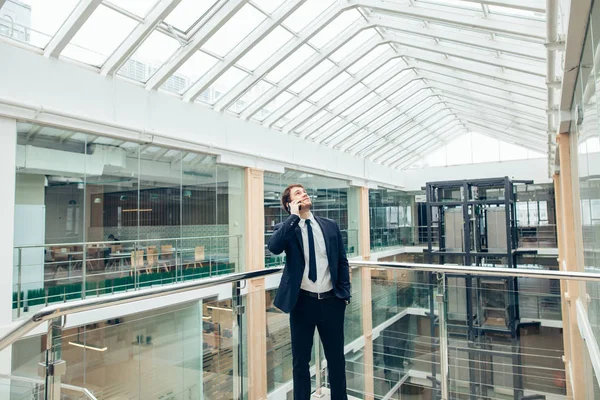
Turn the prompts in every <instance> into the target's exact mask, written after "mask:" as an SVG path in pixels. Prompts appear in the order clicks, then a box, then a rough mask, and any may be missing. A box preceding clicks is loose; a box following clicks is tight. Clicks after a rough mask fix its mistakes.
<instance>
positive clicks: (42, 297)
mask: <svg viewBox="0 0 600 400" xmlns="http://www.w3.org/2000/svg"><path fill="white" fill-rule="evenodd" d="M240 246H241V236H240V235H226V236H210V237H209V236H205V237H188V238H183V239H182V238H172V239H148V240H136V241H121V242H115V241H111V242H95V243H80V244H56V245H40V246H23V247H16V248H15V250H14V260H15V267H14V272H13V273H14V282H15V283H14V288H13V295H12V297H13V299H12V301H13V302H12V308H13V316H14V317H15V318H19V317H20V316H21V315H22V314H23V313H27V312H31V311H35V310H39V309H41V308H42V307H44V306H46V305H49V304H55V303H61V302H66V301H70V300H79V299H82V298H83V297H84V296H85V297H86V298H87V297H97V296H103V295H108V294H114V293H122V292H125V291H129V290H136V289H140V288H146V287H152V286H157V285H167V284H172V283H174V282H183V281H188V280H192V279H201V278H205V277H209V276H216V275H222V274H228V273H233V272H235V271H236V270H237V269H238V268H239V265H240V248H241V247H240Z"/></svg>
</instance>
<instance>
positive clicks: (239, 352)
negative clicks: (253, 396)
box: [231, 281, 244, 400]
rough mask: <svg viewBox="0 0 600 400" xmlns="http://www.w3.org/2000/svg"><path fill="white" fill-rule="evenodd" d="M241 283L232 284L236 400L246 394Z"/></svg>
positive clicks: (234, 391) (234, 387)
mask: <svg viewBox="0 0 600 400" xmlns="http://www.w3.org/2000/svg"><path fill="white" fill-rule="evenodd" d="M240 283H241V282H240V281H237V282H233V283H232V284H231V289H232V290H231V308H232V311H233V315H234V317H235V318H233V326H232V328H233V352H234V369H233V398H234V399H235V400H239V399H242V397H243V393H244V391H243V390H244V386H243V383H244V353H243V351H244V349H243V346H242V342H243V340H242V339H243V332H242V324H243V314H244V306H243V305H242V298H241V285H240Z"/></svg>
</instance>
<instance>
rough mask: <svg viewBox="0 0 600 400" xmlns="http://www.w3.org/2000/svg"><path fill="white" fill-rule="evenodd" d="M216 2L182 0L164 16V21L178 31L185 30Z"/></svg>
mask: <svg viewBox="0 0 600 400" xmlns="http://www.w3.org/2000/svg"><path fill="white" fill-rule="evenodd" d="M216 3H217V0H202V1H198V0H182V1H181V3H179V5H178V6H177V7H175V9H174V10H173V11H171V13H170V14H169V15H168V16H167V18H165V22H166V23H167V24H169V25H172V26H174V27H175V28H177V29H179V30H180V31H183V32H187V31H188V30H189V29H190V28H191V27H192V25H193V24H194V23H195V22H196V21H198V20H199V19H201V18H202V17H203V16H204V14H205V13H206V12H207V11H208V10H210V9H211V7H212V6H213V5H214V4H216Z"/></svg>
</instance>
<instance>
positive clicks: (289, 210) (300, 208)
mask: <svg viewBox="0 0 600 400" xmlns="http://www.w3.org/2000/svg"><path fill="white" fill-rule="evenodd" d="M291 204H292V203H288V205H287V207H288V212H292V206H291ZM300 210H302V205H300V206H298V211H300Z"/></svg>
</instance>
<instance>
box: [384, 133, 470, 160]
mask: <svg viewBox="0 0 600 400" xmlns="http://www.w3.org/2000/svg"><path fill="white" fill-rule="evenodd" d="M465 133H468V130H467V129H466V128H465V129H464V130H455V131H452V132H448V134H447V135H445V136H446V137H445V138H444V139H445V142H442V141H439V140H435V139H432V140H429V141H428V142H424V143H422V144H421V145H420V146H419V149H421V148H423V147H426V148H427V153H428V154H431V153H432V152H434V151H436V150H438V149H440V148H441V147H442V146H445V145H446V144H447V143H448V142H450V141H451V140H453V139H455V138H456V137H457V136H460V135H464V134H465ZM419 158H424V157H423V156H421V155H419V154H418V153H417V154H412V155H411V154H404V155H403V157H402V158H400V159H399V160H398V162H397V163H396V166H395V168H396V169H405V168H408V167H410V166H411V165H412V164H413V163H414V162H415V161H416V160H418V159H419Z"/></svg>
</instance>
